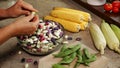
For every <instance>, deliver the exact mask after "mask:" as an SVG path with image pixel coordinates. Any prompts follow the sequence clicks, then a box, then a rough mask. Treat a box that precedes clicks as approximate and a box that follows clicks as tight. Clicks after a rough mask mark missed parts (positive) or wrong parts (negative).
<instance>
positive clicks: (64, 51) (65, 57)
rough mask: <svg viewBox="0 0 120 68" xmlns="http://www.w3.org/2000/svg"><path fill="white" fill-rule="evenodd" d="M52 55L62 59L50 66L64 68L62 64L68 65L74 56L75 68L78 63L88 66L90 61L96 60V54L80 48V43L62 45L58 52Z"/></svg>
mask: <svg viewBox="0 0 120 68" xmlns="http://www.w3.org/2000/svg"><path fill="white" fill-rule="evenodd" d="M53 56H54V57H56V58H62V60H61V61H60V62H59V63H57V64H54V65H53V66H52V68H66V67H64V66H63V65H69V64H70V63H72V62H73V61H74V60H75V58H76V57H77V61H76V64H75V65H74V68H77V67H78V66H79V65H80V64H84V65H85V66H89V64H90V63H91V62H93V61H95V60H96V55H95V54H91V53H90V52H89V51H88V49H86V48H84V49H83V50H81V44H77V45H73V46H71V47H67V46H66V45H63V47H62V48H61V50H60V52H59V53H58V54H53Z"/></svg>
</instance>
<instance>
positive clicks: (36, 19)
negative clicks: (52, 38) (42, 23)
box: [32, 15, 39, 26]
mask: <svg viewBox="0 0 120 68" xmlns="http://www.w3.org/2000/svg"><path fill="white" fill-rule="evenodd" d="M32 22H33V24H34V25H36V26H37V25H38V23H39V16H38V15H35V17H34V18H33V20H32Z"/></svg>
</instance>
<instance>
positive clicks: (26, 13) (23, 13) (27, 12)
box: [21, 10, 30, 16]
mask: <svg viewBox="0 0 120 68" xmlns="http://www.w3.org/2000/svg"><path fill="white" fill-rule="evenodd" d="M21 14H22V15H26V16H28V15H30V12H29V11H26V10H23V11H21Z"/></svg>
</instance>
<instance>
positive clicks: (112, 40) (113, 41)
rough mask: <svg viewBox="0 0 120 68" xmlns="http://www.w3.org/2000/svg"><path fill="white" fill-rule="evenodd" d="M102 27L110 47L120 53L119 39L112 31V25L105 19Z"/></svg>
mask: <svg viewBox="0 0 120 68" xmlns="http://www.w3.org/2000/svg"><path fill="white" fill-rule="evenodd" d="M101 29H102V32H103V34H104V36H105V39H106V42H107V44H108V47H109V48H110V49H112V50H115V51H116V52H118V53H120V50H119V40H118V38H117V37H116V35H115V33H114V32H113V31H112V29H111V27H110V25H109V24H108V23H106V22H105V21H103V22H102V24H101Z"/></svg>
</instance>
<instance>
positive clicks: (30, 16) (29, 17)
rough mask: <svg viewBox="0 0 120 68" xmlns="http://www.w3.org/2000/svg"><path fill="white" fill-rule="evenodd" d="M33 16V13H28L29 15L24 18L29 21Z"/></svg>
mask: <svg viewBox="0 0 120 68" xmlns="http://www.w3.org/2000/svg"><path fill="white" fill-rule="evenodd" d="M34 16H35V15H34V14H30V15H28V16H26V19H27V20H29V21H31V20H32V19H33V18H34Z"/></svg>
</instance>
